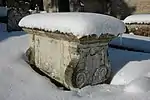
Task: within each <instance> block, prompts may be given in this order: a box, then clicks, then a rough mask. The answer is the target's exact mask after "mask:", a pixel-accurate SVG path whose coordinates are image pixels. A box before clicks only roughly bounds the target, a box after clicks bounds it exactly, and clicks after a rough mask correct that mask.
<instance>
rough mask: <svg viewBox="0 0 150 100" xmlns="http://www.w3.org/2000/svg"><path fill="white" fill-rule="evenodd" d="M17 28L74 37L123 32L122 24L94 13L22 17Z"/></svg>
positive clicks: (44, 14) (109, 17) (119, 21)
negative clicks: (57, 32)
mask: <svg viewBox="0 0 150 100" xmlns="http://www.w3.org/2000/svg"><path fill="white" fill-rule="evenodd" d="M19 26H21V27H25V28H36V29H41V30H45V31H52V32H53V31H60V32H63V33H73V34H74V35H76V36H84V35H90V34H97V35H98V36H99V35H101V34H102V33H103V34H105V33H109V34H113V35H118V34H119V33H124V32H125V30H126V29H125V25H124V23H123V22H122V21H121V20H119V19H116V18H114V17H111V16H107V15H102V14H96V13H79V12H78V13H77V12H76V13H72V12H69V13H42V14H32V15H28V16H26V17H24V18H23V19H21V21H20V22H19Z"/></svg>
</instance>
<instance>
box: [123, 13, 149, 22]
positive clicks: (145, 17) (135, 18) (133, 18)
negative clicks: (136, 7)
mask: <svg viewBox="0 0 150 100" xmlns="http://www.w3.org/2000/svg"><path fill="white" fill-rule="evenodd" d="M124 23H126V24H150V14H136V15H130V16H128V17H126V18H125V19H124Z"/></svg>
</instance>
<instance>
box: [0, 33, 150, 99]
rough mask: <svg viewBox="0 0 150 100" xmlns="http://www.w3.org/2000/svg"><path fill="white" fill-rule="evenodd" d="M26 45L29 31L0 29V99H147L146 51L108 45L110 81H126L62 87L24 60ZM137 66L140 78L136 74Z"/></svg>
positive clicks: (148, 61)
mask: <svg viewBox="0 0 150 100" xmlns="http://www.w3.org/2000/svg"><path fill="white" fill-rule="evenodd" d="M28 46H29V45H28V35H27V34H24V32H12V33H7V32H3V33H2V32H1V33H0V100H150V91H149V89H150V88H149V84H150V83H149V82H150V81H149V78H148V77H147V76H149V75H148V74H149V73H148V72H149V71H150V70H149V69H150V68H148V66H149V65H150V54H148V53H140V52H132V51H125V50H119V49H114V48H109V56H110V60H111V65H112V69H113V72H114V74H116V73H117V74H116V77H114V79H113V81H114V82H117V81H118V82H119V80H120V78H124V79H126V80H127V81H128V83H129V84H127V85H113V84H111V85H106V84H103V85H97V86H93V87H91V86H87V87H85V88H83V89H81V90H79V91H63V90H61V89H59V88H57V87H56V86H55V85H54V84H53V83H51V82H50V81H49V79H48V78H46V77H44V76H41V75H39V74H38V73H36V72H35V71H34V70H33V69H32V68H30V66H29V65H28V64H27V63H26V62H25V61H24V59H25V57H24V53H25V51H26V50H27V48H28ZM145 68H146V69H145ZM123 69H125V71H124V72H123V74H121V76H120V77H118V78H117V76H119V75H120V74H119V73H122V70H123ZM126 69H128V70H126ZM144 69H145V70H144ZM140 70H142V72H141V73H140V76H141V78H139V77H138V75H137V74H138V72H139V71H140ZM120 71H121V72H120ZM126 75H128V76H127V77H128V78H129V80H128V79H127V78H126ZM143 75H144V76H146V77H142V76H143ZM132 77H133V78H137V79H136V80H133V78H132ZM132 80H133V81H132ZM112 83H113V82H112ZM133 89H134V90H133ZM132 90H133V91H132Z"/></svg>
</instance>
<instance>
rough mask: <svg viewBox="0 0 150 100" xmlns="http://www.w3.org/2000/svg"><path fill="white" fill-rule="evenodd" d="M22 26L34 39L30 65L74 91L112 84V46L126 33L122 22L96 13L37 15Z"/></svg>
mask: <svg viewBox="0 0 150 100" xmlns="http://www.w3.org/2000/svg"><path fill="white" fill-rule="evenodd" d="M19 25H20V26H21V27H22V28H23V29H24V30H25V31H26V32H27V33H29V35H30V49H28V51H27V56H28V59H29V62H30V64H34V65H36V66H37V67H38V68H39V69H40V70H41V71H43V72H44V73H46V74H47V75H49V76H50V77H51V78H53V79H55V80H57V81H58V82H60V83H62V84H63V85H64V86H66V87H67V88H70V89H74V88H82V87H84V86H86V85H96V84H100V83H104V82H106V81H108V79H109V77H110V75H111V68H110V67H111V66H110V64H109V60H108V58H107V57H108V55H107V47H108V42H109V41H110V40H112V39H113V38H115V37H116V36H117V35H119V34H122V33H124V32H125V25H124V23H123V22H122V21H120V20H118V19H116V18H114V17H110V16H106V15H101V14H95V13H44V14H33V15H29V16H26V17H24V18H23V19H22V20H21V21H20V23H19Z"/></svg>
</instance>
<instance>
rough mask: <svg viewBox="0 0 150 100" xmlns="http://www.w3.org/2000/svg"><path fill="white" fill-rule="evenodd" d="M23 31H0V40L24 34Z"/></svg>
mask: <svg viewBox="0 0 150 100" xmlns="http://www.w3.org/2000/svg"><path fill="white" fill-rule="evenodd" d="M25 34H26V33H25V32H24V31H14V32H0V42H1V41H3V40H5V39H8V38H10V37H14V36H21V35H25Z"/></svg>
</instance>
